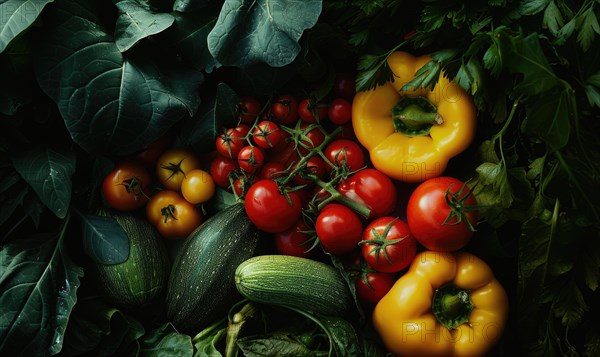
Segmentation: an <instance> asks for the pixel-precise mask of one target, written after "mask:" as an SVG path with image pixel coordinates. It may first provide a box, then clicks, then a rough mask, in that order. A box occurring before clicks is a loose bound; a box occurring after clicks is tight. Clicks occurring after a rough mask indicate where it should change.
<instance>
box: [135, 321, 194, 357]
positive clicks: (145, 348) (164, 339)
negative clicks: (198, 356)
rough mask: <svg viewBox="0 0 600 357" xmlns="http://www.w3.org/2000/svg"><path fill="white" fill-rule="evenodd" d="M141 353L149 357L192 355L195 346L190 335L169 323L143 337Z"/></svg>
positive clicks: (182, 356)
mask: <svg viewBox="0 0 600 357" xmlns="http://www.w3.org/2000/svg"><path fill="white" fill-rule="evenodd" d="M140 353H141V355H142V356H147V357H159V356H179V357H192V356H193V354H194V346H192V338H191V337H190V336H188V335H184V334H181V333H179V332H177V330H176V329H175V327H173V325H172V324H171V323H167V324H165V325H162V326H160V327H158V328H156V329H154V330H152V331H150V332H148V333H147V334H146V335H144V336H143V337H142V339H141V342H140Z"/></svg>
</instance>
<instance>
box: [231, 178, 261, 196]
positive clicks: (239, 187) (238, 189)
mask: <svg viewBox="0 0 600 357" xmlns="http://www.w3.org/2000/svg"><path fill="white" fill-rule="evenodd" d="M255 182H256V178H255V176H254V175H251V176H247V175H245V174H242V175H239V176H238V177H237V178H236V179H235V180H234V181H233V190H234V191H235V194H236V195H238V197H242V198H243V197H244V196H246V192H248V190H249V189H250V187H252V185H253V184H254V183H255Z"/></svg>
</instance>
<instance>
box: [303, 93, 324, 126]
mask: <svg viewBox="0 0 600 357" xmlns="http://www.w3.org/2000/svg"><path fill="white" fill-rule="evenodd" d="M327 110H328V105H327V104H325V103H320V102H318V101H316V100H313V99H309V98H304V99H302V100H301V101H300V103H298V115H299V116H300V119H302V120H303V121H305V122H307V123H319V122H323V121H324V120H326V119H327V115H328V111H327Z"/></svg>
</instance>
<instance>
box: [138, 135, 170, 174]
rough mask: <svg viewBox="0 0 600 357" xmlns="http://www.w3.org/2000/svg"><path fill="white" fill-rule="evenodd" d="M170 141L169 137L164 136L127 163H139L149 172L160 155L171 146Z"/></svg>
mask: <svg viewBox="0 0 600 357" xmlns="http://www.w3.org/2000/svg"><path fill="white" fill-rule="evenodd" d="M171 141H172V140H171V136H170V135H169V134H164V135H162V136H161V137H159V138H158V139H156V140H154V141H153V142H151V143H150V144H148V145H147V146H146V147H145V148H144V149H142V150H141V151H140V152H138V153H137V154H135V155H133V156H132V157H131V158H130V160H129V161H133V162H137V163H140V164H142V165H144V167H146V168H147V169H149V170H150V169H152V168H154V167H155V166H156V161H157V160H158V158H159V157H160V155H161V154H162V153H164V152H165V151H167V149H168V148H169V147H170V146H171Z"/></svg>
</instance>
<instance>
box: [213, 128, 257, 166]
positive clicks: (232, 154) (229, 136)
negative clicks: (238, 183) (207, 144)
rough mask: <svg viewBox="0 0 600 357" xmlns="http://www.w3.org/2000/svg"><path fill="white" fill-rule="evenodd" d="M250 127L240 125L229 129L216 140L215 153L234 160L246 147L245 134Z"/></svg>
mask: <svg viewBox="0 0 600 357" xmlns="http://www.w3.org/2000/svg"><path fill="white" fill-rule="evenodd" d="M249 131H250V127H248V126H247V125H244V124H241V125H240V126H238V127H235V128H229V129H227V130H226V131H225V132H224V133H222V134H221V135H219V136H218V137H217V139H216V142H215V146H216V149H217V152H218V153H219V154H220V155H221V156H224V157H228V158H230V159H235V158H237V156H238V153H239V152H240V150H242V148H243V147H244V146H245V145H246V134H248V132H249Z"/></svg>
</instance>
